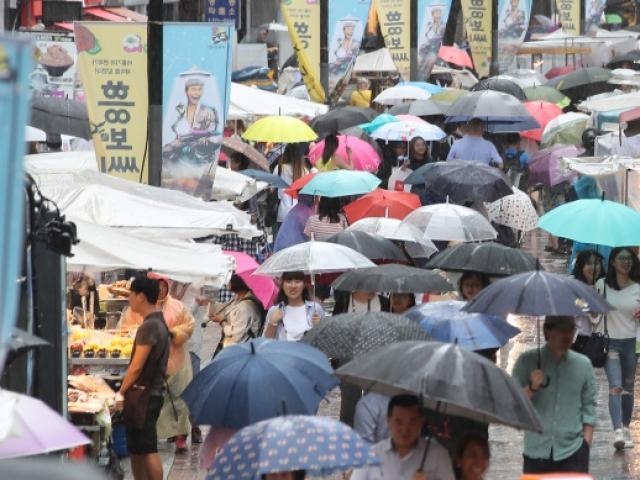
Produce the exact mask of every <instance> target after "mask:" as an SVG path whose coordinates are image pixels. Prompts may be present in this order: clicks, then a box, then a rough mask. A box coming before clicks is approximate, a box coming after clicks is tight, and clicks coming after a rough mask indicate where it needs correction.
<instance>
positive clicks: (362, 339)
mask: <svg viewBox="0 0 640 480" xmlns="http://www.w3.org/2000/svg"><path fill="white" fill-rule="evenodd" d="M429 338H430V337H429V336H428V335H427V333H426V332H425V331H424V330H422V329H421V328H420V326H419V325H417V324H416V323H415V322H413V321H411V320H409V319H408V318H406V317H403V316H401V315H394V314H392V313H383V312H365V313H344V314H341V315H336V316H334V317H327V318H324V319H323V320H322V321H321V322H320V324H319V325H316V326H315V327H313V328H312V329H311V330H309V331H308V332H307V333H305V335H304V337H302V340H301V341H302V342H303V343H306V344H308V345H312V346H314V347H316V348H317V349H319V350H321V351H323V352H324V353H325V355H327V356H328V357H329V358H334V359H336V360H339V361H340V362H345V361H349V360H351V359H352V358H356V357H358V356H360V355H363V354H365V353H368V352H372V351H374V350H376V349H377V348H380V347H383V346H385V345H388V344H390V343H395V342H401V341H403V340H429Z"/></svg>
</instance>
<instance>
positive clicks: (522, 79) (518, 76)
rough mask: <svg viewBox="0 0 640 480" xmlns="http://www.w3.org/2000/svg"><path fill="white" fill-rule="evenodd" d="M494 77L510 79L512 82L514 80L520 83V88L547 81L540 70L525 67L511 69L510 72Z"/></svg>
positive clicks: (534, 85)
mask: <svg viewBox="0 0 640 480" xmlns="http://www.w3.org/2000/svg"><path fill="white" fill-rule="evenodd" d="M495 78H504V79H506V80H511V81H512V82H515V83H517V84H518V85H520V86H521V87H522V88H528V87H536V86H538V85H544V84H545V83H547V81H548V80H547V77H545V76H544V75H542V74H541V73H540V72H538V71H536V70H529V69H525V68H520V69H518V70H513V71H511V72H507V73H506V74H504V75H498V76H497V77H495Z"/></svg>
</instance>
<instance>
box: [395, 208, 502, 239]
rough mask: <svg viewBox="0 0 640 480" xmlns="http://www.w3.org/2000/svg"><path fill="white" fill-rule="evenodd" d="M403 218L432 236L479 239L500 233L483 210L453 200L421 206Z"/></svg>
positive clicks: (429, 236)
mask: <svg viewBox="0 0 640 480" xmlns="http://www.w3.org/2000/svg"><path fill="white" fill-rule="evenodd" d="M404 222H405V223H408V224H410V225H414V226H416V227H418V228H419V229H421V230H422V231H424V235H425V237H427V238H429V239H431V240H446V241H458V242H479V241H482V240H493V239H495V238H496V237H497V236H498V233H497V232H496V231H495V229H494V228H493V227H492V226H491V224H490V223H489V221H488V220H487V219H486V218H484V217H483V216H482V215H481V214H480V213H478V212H476V211H475V210H472V209H470V208H467V207H462V206H460V205H454V204H453V203H438V204H435V205H428V206H426V207H420V208H418V209H417V210H415V211H413V212H412V213H410V214H409V215H407V218H405V219H404Z"/></svg>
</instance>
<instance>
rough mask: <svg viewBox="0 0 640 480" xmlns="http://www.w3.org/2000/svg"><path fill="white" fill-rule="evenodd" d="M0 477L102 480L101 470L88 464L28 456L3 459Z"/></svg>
mask: <svg viewBox="0 0 640 480" xmlns="http://www.w3.org/2000/svg"><path fill="white" fill-rule="evenodd" d="M0 478H15V479H20V480H104V475H103V472H101V471H100V470H98V469H96V468H92V467H90V466H89V465H86V464H85V465H80V464H76V463H71V462H61V461H60V458H57V457H54V458H34V457H28V458H24V459H19V460H3V461H2V463H0Z"/></svg>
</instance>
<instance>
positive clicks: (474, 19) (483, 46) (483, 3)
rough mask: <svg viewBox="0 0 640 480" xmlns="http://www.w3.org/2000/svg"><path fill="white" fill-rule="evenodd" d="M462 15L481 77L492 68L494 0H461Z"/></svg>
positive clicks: (476, 67) (486, 74)
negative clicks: (492, 14) (492, 15)
mask: <svg viewBox="0 0 640 480" xmlns="http://www.w3.org/2000/svg"><path fill="white" fill-rule="evenodd" d="M461 1H462V15H463V17H464V25H465V29H466V31H467V39H468V41H469V45H470V46H471V57H472V58H473V64H474V66H475V70H476V72H477V73H478V75H480V76H481V77H484V76H488V75H489V70H490V68H491V12H492V0H461Z"/></svg>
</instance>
